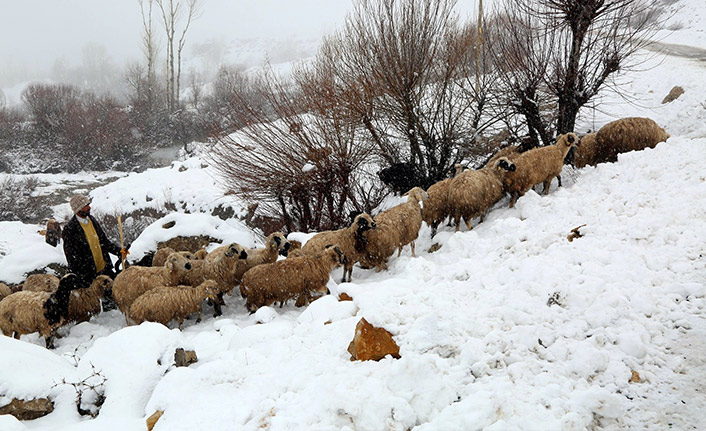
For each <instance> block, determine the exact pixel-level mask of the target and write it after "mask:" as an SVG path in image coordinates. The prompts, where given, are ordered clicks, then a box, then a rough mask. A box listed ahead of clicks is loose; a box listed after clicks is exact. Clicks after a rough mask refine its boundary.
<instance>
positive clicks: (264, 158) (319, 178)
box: [212, 68, 383, 231]
mask: <svg viewBox="0 0 706 431" xmlns="http://www.w3.org/2000/svg"><path fill="white" fill-rule="evenodd" d="M296 73H297V74H306V73H310V71H309V70H308V69H306V68H302V69H300V70H299V71H298V72H296ZM308 81H309V79H306V78H303V77H301V76H299V77H298V78H297V79H296V81H295V82H308ZM254 91H255V92H256V93H257V96H258V98H260V99H262V100H264V101H266V103H267V106H268V107H269V109H261V108H260V107H258V106H256V105H252V104H249V103H247V102H248V100H249V99H250V98H251V97H252V95H251V94H250V93H249V92H248V93H245V94H241V93H240V92H237V91H236V93H235V94H234V98H235V100H236V101H238V102H240V103H237V105H239V106H240V107H241V108H240V109H239V110H236V111H234V112H233V113H232V116H233V117H234V118H235V119H237V120H238V121H239V122H240V123H242V124H247V125H248V126H247V127H244V128H242V129H241V130H240V131H238V133H236V134H231V135H228V136H220V137H219V142H218V144H217V145H215V146H214V149H213V153H212V158H213V162H214V166H216V167H217V168H218V169H219V170H220V172H221V174H222V177H223V179H224V181H225V183H226V185H227V186H228V187H229V188H231V189H232V190H233V191H234V192H235V193H236V194H237V195H238V196H240V197H242V198H244V199H245V200H246V201H247V202H248V203H249V204H251V206H252V208H257V211H258V212H259V213H260V214H261V215H265V216H268V217H275V218H276V219H277V220H279V223H278V224H275V225H272V226H271V227H270V228H271V229H274V228H281V229H283V230H285V231H293V230H301V231H310V230H321V229H331V228H337V227H340V226H342V225H344V224H346V222H347V214H348V212H349V211H352V210H357V209H360V208H365V207H366V204H368V206H369V207H370V206H372V207H374V206H376V205H377V204H378V203H379V200H380V199H381V198H382V196H383V193H380V191H379V189H378V193H375V192H372V193H371V192H370V190H371V188H370V187H365V188H363V187H360V186H359V185H360V184H367V183H368V182H369V179H368V180H367V181H366V175H367V173H366V170H365V166H364V163H365V161H366V159H367V158H368V154H369V152H370V148H369V147H366V146H365V145H362V144H361V142H360V140H359V134H358V132H357V126H356V125H354V124H351V123H350V122H349V121H347V119H346V118H344V117H343V116H342V115H340V112H341V110H338V109H336V108H335V103H332V101H331V100H330V99H325V100H313V99H311V98H310V96H311V93H307V92H306V91H304V89H302V88H301V87H300V86H299V85H296V84H292V83H289V82H287V81H284V80H282V79H281V78H278V77H276V76H275V75H274V73H273V72H272V70H267V71H265V72H263V74H262V76H260V77H259V79H258V80H257V81H256V83H255V90H254ZM307 111H310V112H307ZM363 190H364V191H365V193H367V194H364V193H363ZM366 199H377V201H375V202H369V201H368V202H366V201H365V200H366Z"/></svg>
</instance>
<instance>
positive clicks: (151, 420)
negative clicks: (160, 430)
mask: <svg viewBox="0 0 706 431" xmlns="http://www.w3.org/2000/svg"><path fill="white" fill-rule="evenodd" d="M163 414H164V412H163V411H162V410H157V411H156V412H154V413H152V416H150V417H148V418H147V420H146V421H145V422H146V423H147V431H152V430H153V429H154V426H155V425H157V421H158V420H159V418H161V417H162V415H163Z"/></svg>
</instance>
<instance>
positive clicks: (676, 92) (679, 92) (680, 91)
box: [662, 85, 684, 105]
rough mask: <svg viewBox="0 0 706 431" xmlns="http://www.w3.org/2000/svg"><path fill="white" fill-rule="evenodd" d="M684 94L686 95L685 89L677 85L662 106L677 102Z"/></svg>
mask: <svg viewBox="0 0 706 431" xmlns="http://www.w3.org/2000/svg"><path fill="white" fill-rule="evenodd" d="M682 94H684V89H683V88H681V87H680V86H678V85H676V86H674V87H673V88H672V89H671V90H670V91H669V94H667V95H666V96H665V97H664V99H663V100H662V104H663V105H664V104H665V103H669V102H672V101H674V100H677V99H678V98H679V96H681V95H682Z"/></svg>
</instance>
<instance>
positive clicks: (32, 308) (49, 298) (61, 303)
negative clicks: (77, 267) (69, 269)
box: [0, 273, 79, 349]
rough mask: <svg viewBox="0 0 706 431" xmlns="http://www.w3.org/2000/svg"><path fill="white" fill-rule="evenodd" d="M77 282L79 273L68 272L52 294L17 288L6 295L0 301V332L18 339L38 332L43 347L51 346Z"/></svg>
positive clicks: (67, 309)
mask: <svg viewBox="0 0 706 431" xmlns="http://www.w3.org/2000/svg"><path fill="white" fill-rule="evenodd" d="M78 284H79V279H78V276H76V274H72V273H69V274H66V275H65V276H64V277H62V278H61V281H60V282H59V287H58V288H57V291H56V292H54V293H49V292H25V291H20V292H15V293H13V294H11V295H8V296H7V297H6V298H5V299H3V300H2V301H0V331H2V333H3V334H5V335H6V336H8V337H11V336H12V337H15V338H16V339H18V340H19V338H20V335H24V334H32V333H34V332H39V333H40V334H41V335H42V336H43V337H44V342H45V345H46V347H47V348H48V349H53V348H54V336H55V335H56V330H57V329H58V328H59V327H60V326H61V325H62V324H63V323H64V319H65V318H66V316H67V314H68V312H69V297H70V295H71V291H72V290H74V289H76V288H77V287H78Z"/></svg>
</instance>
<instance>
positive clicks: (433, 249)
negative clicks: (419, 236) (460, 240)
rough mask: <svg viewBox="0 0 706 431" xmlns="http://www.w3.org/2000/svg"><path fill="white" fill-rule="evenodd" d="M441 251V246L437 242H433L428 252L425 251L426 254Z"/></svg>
mask: <svg viewBox="0 0 706 431" xmlns="http://www.w3.org/2000/svg"><path fill="white" fill-rule="evenodd" d="M439 249H441V244H439V243H438V242H435V243H434V244H432V245H431V247H429V250H428V251H427V252H428V253H434V252H435V251H439Z"/></svg>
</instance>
